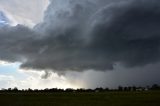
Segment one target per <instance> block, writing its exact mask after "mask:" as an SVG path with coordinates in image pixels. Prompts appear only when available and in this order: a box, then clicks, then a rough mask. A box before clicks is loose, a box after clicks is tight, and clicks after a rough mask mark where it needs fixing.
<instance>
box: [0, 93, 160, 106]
mask: <svg viewBox="0 0 160 106" xmlns="http://www.w3.org/2000/svg"><path fill="white" fill-rule="evenodd" d="M0 106H160V91H144V92H116V91H112V92H99V93H94V92H92V93H73V92H72V93H65V92H63V93H1V94H0Z"/></svg>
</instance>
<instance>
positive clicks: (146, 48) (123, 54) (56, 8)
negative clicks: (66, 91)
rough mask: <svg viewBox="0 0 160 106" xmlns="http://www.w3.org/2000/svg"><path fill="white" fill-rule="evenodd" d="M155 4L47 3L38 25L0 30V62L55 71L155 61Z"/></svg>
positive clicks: (159, 34) (159, 4) (158, 49)
mask: <svg viewBox="0 0 160 106" xmlns="http://www.w3.org/2000/svg"><path fill="white" fill-rule="evenodd" d="M159 28H160V1H158V0H152V1H151V0H81V1H80V0H51V1H50V5H49V6H48V9H47V10H46V11H45V16H44V19H43V22H42V23H39V24H37V25H36V26H34V28H33V29H30V28H27V27H25V26H23V25H17V26H14V27H11V26H5V27H3V28H0V60H4V61H9V62H20V63H22V65H21V68H32V69H51V70H54V71H68V70H72V71H84V70H89V69H93V70H98V71H105V70H112V69H113V68H114V65H115V64H117V63H120V64H122V65H124V66H125V67H137V66H138V67H141V66H145V65H148V64H153V63H157V62H160V58H159V57H160V30H159Z"/></svg>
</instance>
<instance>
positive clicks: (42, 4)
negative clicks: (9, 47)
mask: <svg viewBox="0 0 160 106" xmlns="http://www.w3.org/2000/svg"><path fill="white" fill-rule="evenodd" d="M48 4H49V0H0V11H2V12H4V13H5V14H6V16H7V18H8V19H9V20H10V21H11V23H10V24H11V25H17V24H23V25H26V26H29V27H33V26H34V25H35V24H37V23H39V22H41V21H42V20H43V15H44V11H45V10H46V8H47V6H48Z"/></svg>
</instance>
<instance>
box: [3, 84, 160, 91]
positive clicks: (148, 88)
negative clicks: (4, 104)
mask: <svg viewBox="0 0 160 106" xmlns="http://www.w3.org/2000/svg"><path fill="white" fill-rule="evenodd" d="M151 90H160V85H158V84H154V85H152V86H146V87H136V86H127V87H123V86H119V87H118V88H116V89H110V88H102V87H99V88H95V89H84V88H79V89H73V88H67V89H59V88H50V89H49V88H46V89H41V90H40V89H31V88H28V89H21V90H19V89H18V88H17V87H14V88H8V89H1V90H0V92H35V93H36V92H40V93H45V92H48V93H49V92H106V91H151Z"/></svg>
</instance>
